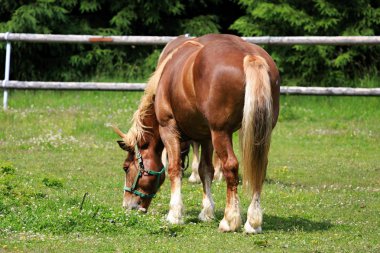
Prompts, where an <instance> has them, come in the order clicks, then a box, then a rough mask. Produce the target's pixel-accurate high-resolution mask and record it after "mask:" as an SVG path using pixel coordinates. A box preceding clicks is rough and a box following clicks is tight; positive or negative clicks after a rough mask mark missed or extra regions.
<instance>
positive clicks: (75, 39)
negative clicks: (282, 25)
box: [0, 32, 380, 109]
mask: <svg viewBox="0 0 380 253" xmlns="http://www.w3.org/2000/svg"><path fill="white" fill-rule="evenodd" d="M175 38H176V37H173V36H96V35H70V34H28V33H9V32H8V33H0V42H6V43H7V44H6V56H5V74H4V80H2V89H3V90H4V95H3V107H4V109H6V108H7V105H8V90H9V89H53V90H142V89H144V87H145V84H142V83H95V82H91V83H82V82H38V81H10V80H9V71H10V61H11V43H12V42H29V43H82V44H83V43H85V44H91V43H103V44H115V45H165V44H166V43H168V42H169V41H171V40H173V39H175ZM242 38H243V39H245V40H246V41H248V42H250V43H255V44H261V45H284V46H286V45H380V36H332V37H330V36H302V37H301V36H294V37H289V36H284V37H274V36H273V37H272V36H261V37H242ZM281 93H283V94H300V95H359V96H380V88H372V89H365V88H337V87H328V88H323V87H281Z"/></svg>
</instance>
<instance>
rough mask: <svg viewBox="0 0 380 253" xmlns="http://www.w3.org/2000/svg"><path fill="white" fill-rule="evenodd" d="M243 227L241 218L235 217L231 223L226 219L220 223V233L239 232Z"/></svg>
mask: <svg viewBox="0 0 380 253" xmlns="http://www.w3.org/2000/svg"><path fill="white" fill-rule="evenodd" d="M240 227H241V218H240V216H235V217H234V218H233V219H231V220H230V221H227V219H226V218H225V217H224V218H223V220H222V221H221V222H220V223H219V231H220V232H234V231H237V230H239V229H240Z"/></svg>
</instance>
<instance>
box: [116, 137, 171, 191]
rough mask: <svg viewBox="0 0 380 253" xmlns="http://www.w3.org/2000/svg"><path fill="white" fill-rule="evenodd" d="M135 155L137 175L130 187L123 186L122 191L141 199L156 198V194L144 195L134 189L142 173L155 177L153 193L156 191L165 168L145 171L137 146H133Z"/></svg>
mask: <svg viewBox="0 0 380 253" xmlns="http://www.w3.org/2000/svg"><path fill="white" fill-rule="evenodd" d="M135 153H136V156H137V160H138V164H139V170H138V173H137V174H136V177H135V179H134V180H133V184H132V187H127V186H124V191H126V192H130V193H133V194H135V195H137V196H140V197H141V198H154V197H155V196H156V193H151V194H146V193H143V192H140V191H138V190H136V188H137V186H138V185H137V184H138V181H139V179H140V177H141V176H142V175H143V173H147V174H148V175H150V176H157V178H156V185H155V191H157V189H158V186H159V184H160V180H161V175H162V173H164V172H165V169H166V168H165V166H163V167H162V169H161V170H160V171H158V172H157V171H154V170H147V169H145V168H144V162H143V159H142V156H141V153H140V151H139V149H138V147H137V144H136V145H135Z"/></svg>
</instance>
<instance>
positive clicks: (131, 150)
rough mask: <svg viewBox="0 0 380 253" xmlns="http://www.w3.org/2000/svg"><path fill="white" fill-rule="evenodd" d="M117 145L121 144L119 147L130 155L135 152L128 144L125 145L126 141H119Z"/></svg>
mask: <svg viewBox="0 0 380 253" xmlns="http://www.w3.org/2000/svg"><path fill="white" fill-rule="evenodd" d="M117 144H119V147H120V148H121V149H122V150H125V151H128V152H129V153H133V152H134V150H133V148H131V147H130V146H128V145H127V144H125V142H124V141H117Z"/></svg>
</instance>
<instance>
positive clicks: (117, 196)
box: [0, 91, 380, 252]
mask: <svg viewBox="0 0 380 253" xmlns="http://www.w3.org/2000/svg"><path fill="white" fill-rule="evenodd" d="M141 95H142V93H140V92H129V93H128V92H72V91H71V92H70V91H65V92H51V91H13V92H12V93H11V94H10V104H9V106H10V109H9V110H8V111H5V112H4V111H0V166H1V170H0V252H1V251H4V252H18V251H22V252H25V251H38V252H40V251H47V252H63V251H65V252H86V251H91V252H108V251H110V252H115V251H117V252H119V251H121V252H126V251H132V252H137V251H148V252H169V251H170V252H224V251H225V252H248V251H252V250H256V251H260V252H379V251H380V239H379V238H380V220H379V217H380V145H379V143H380V110H379V108H380V98H379V97H312V96H307V97H298V96H282V97H281V112H280V118H279V122H278V124H277V126H276V129H275V130H274V132H273V136H272V145H271V151H270V158H269V167H268V173H267V179H266V183H265V185H264V192H263V196H262V207H263V209H264V224H263V234H259V235H245V234H243V233H242V232H237V233H220V232H218V230H217V228H218V224H219V221H220V220H221V219H222V217H223V210H224V204H225V183H224V182H221V183H214V184H213V187H212V189H213V193H214V200H215V204H216V217H217V219H216V220H215V221H212V222H209V223H201V222H199V221H198V220H197V216H198V213H199V211H200V210H201V200H202V189H201V186H200V185H192V184H189V183H188V182H187V177H188V176H189V174H190V169H188V170H187V171H186V172H185V179H184V180H183V200H184V204H185V213H186V216H185V225H182V226H173V225H168V224H167V222H166V221H165V215H166V214H167V211H168V207H169V198H170V190H169V182H168V180H167V181H166V182H165V184H164V185H163V187H162V189H161V191H160V192H159V193H158V194H157V197H156V198H155V199H154V200H153V203H152V205H151V207H150V209H149V212H148V214H146V215H141V214H138V213H137V212H129V213H127V214H125V212H124V211H123V210H122V207H121V203H122V189H123V173H124V172H123V170H122V168H121V164H122V162H123V159H124V153H123V152H124V151H122V150H121V149H119V147H118V145H117V144H116V140H117V139H118V138H117V136H116V135H115V134H114V133H113V132H112V131H111V130H110V129H109V128H108V127H106V124H107V123H116V124H118V125H119V127H120V128H121V129H122V130H124V131H127V130H128V127H129V124H130V123H129V120H130V118H131V117H132V114H133V112H134V111H135V109H136V108H137V105H138V102H139V98H140V97H141ZM234 144H235V149H236V150H239V147H238V138H235V140H234ZM238 154H239V151H238ZM239 193H240V200H241V207H242V215H243V216H242V217H243V219H245V217H246V211H247V207H248V203H249V202H248V198H247V196H246V195H245V194H244V193H243V192H242V190H241V189H239Z"/></svg>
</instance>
